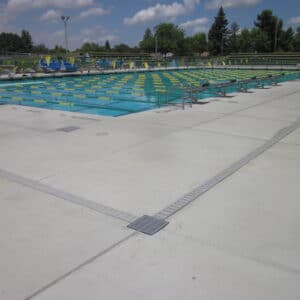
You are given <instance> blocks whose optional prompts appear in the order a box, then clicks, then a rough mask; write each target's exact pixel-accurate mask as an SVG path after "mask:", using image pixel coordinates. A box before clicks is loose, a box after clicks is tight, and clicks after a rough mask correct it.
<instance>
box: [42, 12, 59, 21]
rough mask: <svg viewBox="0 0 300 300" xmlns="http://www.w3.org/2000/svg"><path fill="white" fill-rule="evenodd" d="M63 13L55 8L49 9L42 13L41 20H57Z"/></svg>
mask: <svg viewBox="0 0 300 300" xmlns="http://www.w3.org/2000/svg"><path fill="white" fill-rule="evenodd" d="M61 15H62V12H61V11H59V10H55V9H49V10H47V11H46V12H45V13H44V14H42V16H41V17H40V20H41V21H45V22H55V21H58V20H59V18H60V16H61Z"/></svg>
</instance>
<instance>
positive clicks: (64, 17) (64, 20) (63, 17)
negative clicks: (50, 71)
mask: <svg viewBox="0 0 300 300" xmlns="http://www.w3.org/2000/svg"><path fill="white" fill-rule="evenodd" d="M61 19H62V21H63V22H64V26H65V44H66V53H68V51H69V46H68V33H67V23H68V21H69V20H70V17H68V16H61Z"/></svg>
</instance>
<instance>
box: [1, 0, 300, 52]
mask: <svg viewBox="0 0 300 300" xmlns="http://www.w3.org/2000/svg"><path fill="white" fill-rule="evenodd" d="M220 5H223V7H224V9H225V12H226V14H227V17H228V19H229V21H230V22H233V21H236V22H237V23H238V24H239V25H240V27H242V28H244V27H252V26H253V21H254V19H255V17H256V15H257V14H258V13H259V12H260V11H261V10H263V9H265V8H270V9H272V10H273V12H274V14H276V15H278V16H280V17H281V18H282V19H283V20H284V22H285V26H286V27H287V26H293V27H297V26H300V1H299V0H285V1H281V0H127V1H122V0H121V1H120V0H101V1H98V0H0V31H10V32H20V30H21V29H23V28H24V29H27V30H29V31H30V32H31V33H32V36H33V39H34V42H35V43H44V44H46V45H47V46H53V45H55V44H63V43H64V36H63V26H62V25H63V24H62V22H61V21H60V19H59V18H60V16H61V15H62V14H64V15H68V16H70V17H71V21H70V24H69V30H68V31H69V44H70V46H71V48H72V49H74V48H76V47H78V46H80V45H81V44H82V43H83V42H86V41H95V42H97V43H99V44H103V43H104V42H105V40H106V39H108V40H109V41H110V42H111V44H117V43H127V44H130V45H136V44H137V43H138V42H139V40H140V39H141V38H142V36H143V33H144V31H145V29H146V28H147V27H150V28H153V27H154V26H155V25H156V24H158V23H159V22H166V21H172V22H174V23H176V24H178V25H180V26H181V27H182V28H183V29H184V30H185V31H186V32H187V34H193V33H195V32H199V31H207V30H208V28H209V27H210V25H211V23H212V21H213V17H214V16H215V15H216V12H217V9H218V7H219V6H220Z"/></svg>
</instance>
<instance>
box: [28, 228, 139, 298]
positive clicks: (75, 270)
mask: <svg viewBox="0 0 300 300" xmlns="http://www.w3.org/2000/svg"><path fill="white" fill-rule="evenodd" d="M137 234H138V232H133V233H131V234H129V235H128V236H126V237H125V238H123V239H121V240H119V241H118V242H116V243H114V244H113V245H111V246H110V247H108V248H107V249H105V250H103V251H101V252H99V253H98V254H96V255H94V256H92V257H90V258H89V259H87V260H86V261H84V262H83V263H81V264H79V265H78V266H76V267H75V268H73V269H71V270H70V271H68V272H66V273H65V274H63V275H61V276H59V277H58V278H56V279H55V280H53V281H51V282H50V283H48V284H46V285H45V286H43V287H42V288H40V289H38V290H36V291H35V292H34V293H32V294H31V295H29V296H27V297H26V298H24V300H31V299H33V298H35V297H36V296H38V295H40V294H41V293H43V292H45V291H46V290H48V289H49V288H51V287H53V286H54V285H56V284H58V283H59V282H61V281H62V280H64V279H66V278H67V277H69V276H71V275H72V274H73V273H75V272H77V271H79V270H80V269H82V268H84V267H86V266H87V265H89V264H91V263H93V262H94V261H95V260H97V259H98V258H100V257H101V256H103V255H105V254H107V253H109V252H110V251H112V250H113V249H115V248H116V247H118V246H120V245H121V244H123V243H124V242H126V241H128V240H129V239H130V238H132V237H133V236H135V235H137Z"/></svg>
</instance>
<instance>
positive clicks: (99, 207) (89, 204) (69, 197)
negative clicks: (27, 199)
mask: <svg viewBox="0 0 300 300" xmlns="http://www.w3.org/2000/svg"><path fill="white" fill-rule="evenodd" d="M0 177H3V178H5V179H7V180H10V181H13V182H15V183H18V184H21V185H23V186H26V187H28V188H31V189H33V190H36V191H39V192H42V193H45V194H48V195H51V196H54V197H56V198H58V199H63V200H65V201H68V202H70V203H73V204H76V205H79V206H82V207H85V208H88V209H91V210H94V211H96V212H98V213H101V214H103V215H106V216H109V217H112V218H116V219H119V220H122V221H125V222H128V223H131V222H132V221H134V220H135V219H136V218H137V217H136V216H134V215H132V214H130V213H127V212H123V211H120V210H117V209H115V208H112V207H109V206H106V205H103V204H100V203H96V202H93V201H91V200H88V199H85V198H83V197H80V196H76V195H73V194H71V193H68V192H65V191H61V190H58V189H56V188H53V187H50V186H48V185H45V184H43V183H40V182H38V181H35V180H32V179H28V178H25V177H23V176H19V175H16V174H14V173H11V172H9V171H6V170H2V169H0Z"/></svg>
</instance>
